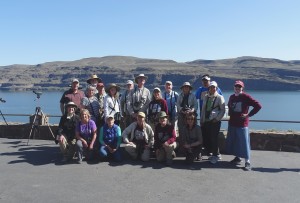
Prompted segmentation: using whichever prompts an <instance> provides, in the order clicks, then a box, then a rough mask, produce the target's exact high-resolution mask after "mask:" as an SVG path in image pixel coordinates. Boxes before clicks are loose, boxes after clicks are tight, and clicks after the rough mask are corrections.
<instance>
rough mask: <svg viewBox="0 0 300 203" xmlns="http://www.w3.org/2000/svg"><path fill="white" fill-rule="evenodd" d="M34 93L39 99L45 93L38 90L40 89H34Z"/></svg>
mask: <svg viewBox="0 0 300 203" xmlns="http://www.w3.org/2000/svg"><path fill="white" fill-rule="evenodd" d="M32 92H33V93H34V94H36V97H37V98H38V99H39V98H41V95H42V94H43V93H42V92H38V91H36V90H33V91H32Z"/></svg>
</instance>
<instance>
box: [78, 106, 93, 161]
mask: <svg viewBox="0 0 300 203" xmlns="http://www.w3.org/2000/svg"><path fill="white" fill-rule="evenodd" d="M96 132H97V127H96V124H95V122H94V121H93V120H92V119H91V115H90V113H89V111H88V110H87V109H82V110H81V111H80V122H78V124H77V126H76V139H77V142H76V146H77V154H78V163H81V162H82V158H83V155H84V154H85V158H86V160H90V159H91V158H92V156H93V151H94V144H95V141H96V136H97V135H96Z"/></svg>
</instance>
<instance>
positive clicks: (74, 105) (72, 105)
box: [66, 102, 77, 108]
mask: <svg viewBox="0 0 300 203" xmlns="http://www.w3.org/2000/svg"><path fill="white" fill-rule="evenodd" d="M69 106H71V107H74V108H77V105H76V104H75V103H74V102H68V103H67V104H66V107H69Z"/></svg>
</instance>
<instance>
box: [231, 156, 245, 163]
mask: <svg viewBox="0 0 300 203" xmlns="http://www.w3.org/2000/svg"><path fill="white" fill-rule="evenodd" d="M242 162H243V160H242V159H241V158H240V157H237V156H236V157H235V158H234V159H232V160H231V161H230V163H232V164H235V165H239V164H241V163H242Z"/></svg>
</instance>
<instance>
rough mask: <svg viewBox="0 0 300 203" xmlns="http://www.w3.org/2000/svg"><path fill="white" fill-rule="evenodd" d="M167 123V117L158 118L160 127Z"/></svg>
mask: <svg viewBox="0 0 300 203" xmlns="http://www.w3.org/2000/svg"><path fill="white" fill-rule="evenodd" d="M167 122H168V119H167V117H163V118H159V123H160V125H161V126H162V127H164V126H166V125H167Z"/></svg>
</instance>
